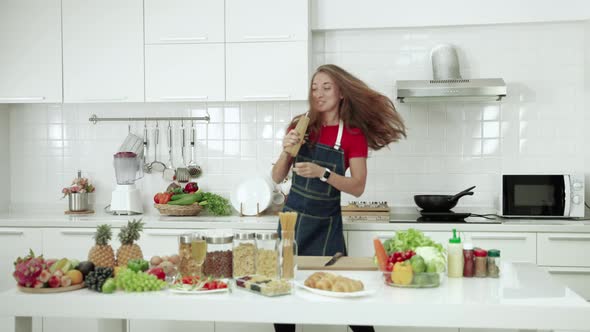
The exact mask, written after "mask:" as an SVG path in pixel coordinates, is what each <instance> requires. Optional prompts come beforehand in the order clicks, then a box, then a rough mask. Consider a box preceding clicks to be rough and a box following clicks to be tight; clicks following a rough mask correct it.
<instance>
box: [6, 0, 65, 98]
mask: <svg viewBox="0 0 590 332" xmlns="http://www.w3.org/2000/svg"><path fill="white" fill-rule="evenodd" d="M60 11H61V8H60V0H2V1H0V45H1V46H0V49H1V51H0V104H2V103H59V102H61V101H62V90H61V14H60Z"/></svg>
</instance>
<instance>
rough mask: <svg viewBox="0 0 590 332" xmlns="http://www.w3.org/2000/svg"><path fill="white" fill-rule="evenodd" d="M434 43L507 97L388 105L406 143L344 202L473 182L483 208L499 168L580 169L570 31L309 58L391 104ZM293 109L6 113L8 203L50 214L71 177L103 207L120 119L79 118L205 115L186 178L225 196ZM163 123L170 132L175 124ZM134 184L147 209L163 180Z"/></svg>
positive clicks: (493, 29) (332, 50) (181, 106)
mask: <svg viewBox="0 0 590 332" xmlns="http://www.w3.org/2000/svg"><path fill="white" fill-rule="evenodd" d="M439 43H451V44H454V45H456V46H457V47H458V51H459V57H460V62H461V73H462V75H463V77H465V78H491V77H502V78H504V79H505V81H506V82H507V84H508V97H507V98H506V99H505V101H504V102H503V103H501V104H493V103H489V104H474V103H471V104H467V103H448V104H414V105H399V104H398V103H397V102H396V106H397V108H398V111H399V112H400V113H401V114H402V115H403V118H404V119H405V121H406V124H407V126H408V139H407V140H404V141H402V142H401V143H398V144H394V145H392V146H391V147H390V149H383V150H381V151H377V152H371V153H370V158H369V160H368V167H369V175H368V181H367V187H366V190H365V193H364V194H363V196H362V197H360V198H358V200H367V201H373V200H387V201H389V203H390V205H391V206H393V207H394V208H395V207H411V206H414V203H413V198H412V196H413V195H414V194H416V193H453V192H457V191H459V190H462V189H464V188H466V187H469V186H471V185H476V186H477V188H476V189H475V192H476V194H475V195H474V196H472V197H465V198H463V199H462V200H461V202H460V205H461V206H462V207H463V208H467V209H469V208H470V207H484V208H491V207H493V206H494V205H495V203H496V200H497V197H498V190H499V176H498V175H499V174H500V173H502V172H512V171H522V172H541V171H555V172H564V171H568V172H569V171H573V172H584V171H585V166H584V157H585V153H587V152H586V150H587V149H585V146H584V138H585V134H584V129H585V128H584V112H583V111H584V70H582V68H584V52H585V47H584V25H583V23H560V24H522V25H500V26H481V27H480V26H474V27H446V28H413V29H390V30H358V31H331V32H319V33H314V35H313V62H314V65H318V64H322V63H335V64H338V65H341V66H342V67H344V68H346V69H348V70H349V71H351V72H352V73H354V74H355V75H357V76H358V77H359V78H361V79H363V80H364V81H365V82H367V83H368V84H369V85H371V86H372V87H374V88H376V89H378V90H380V91H381V92H383V93H385V94H387V95H388V96H390V97H392V98H395V81H396V79H429V78H431V77H432V70H431V64H430V50H431V49H432V47H433V46H435V45H437V44H439ZM306 108H307V103H306V102H260V103H239V104H234V103H227V104H209V105H205V104H189V103H166V104H65V105H14V106H11V107H10V166H11V169H12V172H11V175H10V179H11V184H12V189H11V204H12V206H13V207H15V208H18V207H23V206H28V205H31V204H35V205H49V206H59V207H60V208H63V207H64V206H65V204H66V202H65V201H60V190H61V188H62V187H63V186H64V185H65V184H67V183H68V182H69V181H71V179H72V178H73V177H74V176H75V174H76V170H77V169H82V170H83V171H84V173H85V175H88V176H90V177H91V179H92V181H93V182H95V183H96V186H97V193H96V195H95V196H96V198H95V200H96V202H97V206H99V207H102V206H103V205H104V204H106V203H107V202H108V201H109V199H110V192H111V190H112V189H113V186H114V183H115V182H114V171H113V167H112V154H113V153H114V152H115V151H116V150H117V148H118V146H119V145H120V143H121V142H122V140H123V138H124V137H125V136H126V134H127V130H128V128H127V126H128V124H127V123H125V122H122V123H99V124H97V125H93V124H91V123H90V122H89V121H88V118H89V116H90V115H92V114H97V115H98V116H100V117H125V116H135V117H141V116H188V115H193V116H200V115H204V114H205V112H206V110H208V112H209V114H210V115H211V122H210V123H209V124H208V125H207V124H204V123H198V125H197V131H198V147H197V162H198V163H199V164H201V165H202V166H203V169H204V176H203V177H202V178H201V179H199V180H198V181H199V183H200V185H201V186H202V187H204V188H205V189H206V190H212V191H216V192H219V193H222V194H223V195H226V196H229V192H230V191H231V190H232V188H234V187H235V186H236V184H237V183H238V182H239V181H240V180H242V179H244V178H247V177H249V176H251V175H253V174H256V173H257V172H262V173H264V174H265V175H268V174H269V172H270V169H271V163H272V162H273V161H274V160H275V158H276V156H277V155H278V153H279V151H280V146H281V139H282V135H283V133H284V130H285V128H286V125H287V123H288V122H289V120H290V118H291V117H292V116H293V115H296V114H299V113H301V112H303V111H305V110H306ZM167 125H168V124H167V123H164V122H161V123H159V126H160V130H161V134H162V137H161V140H160V142H161V145H160V153H159V156H160V158H161V159H166V158H167V155H166V153H165V147H164V146H163V144H165V142H166V140H165V138H164V133H165V129H166V127H167ZM185 125H188V124H185ZM173 126H174V128H175V132H176V134H178V128H179V126H180V124H179V123H173ZM153 127H154V123H148V128H150V129H153ZM142 128H143V123H133V124H132V126H131V130H132V132H134V133H137V134H139V135H141V131H142ZM177 141H178V139H177ZM162 143H163V144H162ZM176 154H177V155H178V151H177V152H176ZM150 156H151V155H150ZM177 161H179V160H178V159H177ZM187 161H188V159H187ZM139 186H140V187H141V188H142V191H143V195H144V196H145V202H146V205H147V204H149V202H150V200H151V196H152V195H153V193H155V192H156V191H160V190H163V189H164V188H165V187H166V183H165V182H164V180H163V179H162V177H161V175H160V173H157V174H151V175H146V177H145V178H144V179H142V180H140V181H139ZM351 199H356V198H354V197H352V196H349V195H344V196H343V201H344V202H346V201H348V200H351Z"/></svg>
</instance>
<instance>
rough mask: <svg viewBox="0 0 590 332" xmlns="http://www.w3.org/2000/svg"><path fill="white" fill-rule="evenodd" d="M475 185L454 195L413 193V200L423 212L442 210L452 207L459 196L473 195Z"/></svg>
mask: <svg viewBox="0 0 590 332" xmlns="http://www.w3.org/2000/svg"><path fill="white" fill-rule="evenodd" d="M473 188H475V186H473V187H471V188H467V189H465V190H463V191H461V192H460V193H457V194H456V195H415V196H414V202H415V203H416V205H418V207H420V208H421V209H422V210H423V211H425V212H444V211H449V210H450V209H452V208H454V207H455V205H457V202H458V201H459V198H461V197H463V196H465V195H473V191H471V190H472V189H473Z"/></svg>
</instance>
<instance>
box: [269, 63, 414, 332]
mask: <svg viewBox="0 0 590 332" xmlns="http://www.w3.org/2000/svg"><path fill="white" fill-rule="evenodd" d="M309 105H310V107H309V112H308V116H309V119H310V121H309V125H308V128H307V132H306V135H305V137H300V136H299V134H298V133H297V132H296V131H295V130H294V129H293V128H295V125H296V124H297V121H298V120H299V119H300V118H301V117H302V116H304V115H303V114H302V115H299V116H297V117H295V118H294V119H293V121H292V122H291V124H290V125H289V128H288V133H287V134H286V135H285V137H284V139H283V152H282V153H281V155H280V156H279V159H278V160H277V162H276V163H275V165H274V167H273V169H272V178H273V180H274V181H275V182H276V183H279V182H281V181H282V180H283V179H284V178H285V177H286V176H287V174H288V172H289V171H290V170H291V169H292V170H293V179H292V185H291V190H290V192H289V196H288V198H287V201H286V203H285V207H284V211H295V212H297V213H298V216H297V224H296V229H295V238H296V241H297V245H298V249H299V251H298V254H299V255H301V256H332V255H334V254H335V253H336V252H342V253H344V254H346V246H345V244H344V233H343V231H342V215H341V214H342V212H341V209H340V192H342V191H343V192H346V193H349V194H351V195H354V196H356V197H359V196H361V195H362V194H363V192H364V191H365V184H366V180H367V155H368V149H369V148H371V149H373V150H379V149H381V148H383V147H385V146H387V145H388V144H390V143H392V142H396V141H398V140H399V139H401V138H402V137H405V136H406V129H405V125H404V123H403V120H402V118H401V117H400V115H399V114H398V113H397V111H396V110H395V107H394V106H393V103H392V102H391V100H390V99H389V98H387V97H386V96H384V95H382V94H380V93H378V92H376V91H374V90H372V89H371V88H369V87H368V86H367V85H366V84H365V83H364V82H362V81H361V80H359V79H358V78H356V77H354V76H353V75H351V74H350V73H348V72H347V71H345V70H344V69H342V68H340V67H338V66H336V65H323V66H320V67H319V68H318V69H317V70H316V72H315V73H314V75H313V77H312V82H311V88H310V92H309ZM300 140H304V141H303V142H304V143H303V145H302V146H301V148H300V150H299V153H298V154H297V156H296V157H295V158H293V157H291V155H290V154H289V153H288V152H286V150H287V149H289V148H291V147H292V146H293V145H295V144H297V143H298V142H299V141H300ZM348 168H350V176H346V175H345V172H346V170H347V169H348ZM279 231H280V224H279ZM279 234H280V233H279ZM351 328H352V330H353V331H355V332H360V331H373V328H372V327H362V326H356V327H352V326H351ZM275 330H276V331H295V326H294V325H290V324H275Z"/></svg>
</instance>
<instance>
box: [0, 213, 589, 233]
mask: <svg viewBox="0 0 590 332" xmlns="http://www.w3.org/2000/svg"><path fill="white" fill-rule="evenodd" d="M131 218H142V219H143V221H144V222H145V226H144V227H145V228H146V229H164V228H168V229H203V228H240V229H260V230H275V229H276V227H277V223H278V216H276V215H262V216H260V217H240V216H238V215H234V216H227V217H215V216H196V217H166V216H159V215H136V216H113V215H109V214H106V213H102V212H97V213H95V214H92V215H80V216H78V215H64V214H63V213H51V212H49V213H0V228H2V227H18V228H54V227H55V228H58V227H79V228H94V227H96V226H97V225H99V224H103V223H108V224H111V225H112V226H113V227H118V226H123V225H124V224H125V223H126V222H127V220H128V219H131ZM416 218H417V214H392V215H391V218H390V220H391V221H390V222H389V223H371V222H345V223H344V230H345V231H395V230H404V229H408V228H415V229H419V230H422V231H448V230H450V229H452V228H456V229H457V230H459V231H465V232H469V231H486V232H567V233H590V220H565V219H504V218H499V219H498V220H495V221H493V222H490V221H489V220H486V219H482V218H468V219H467V221H468V222H466V223H423V222H416Z"/></svg>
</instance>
